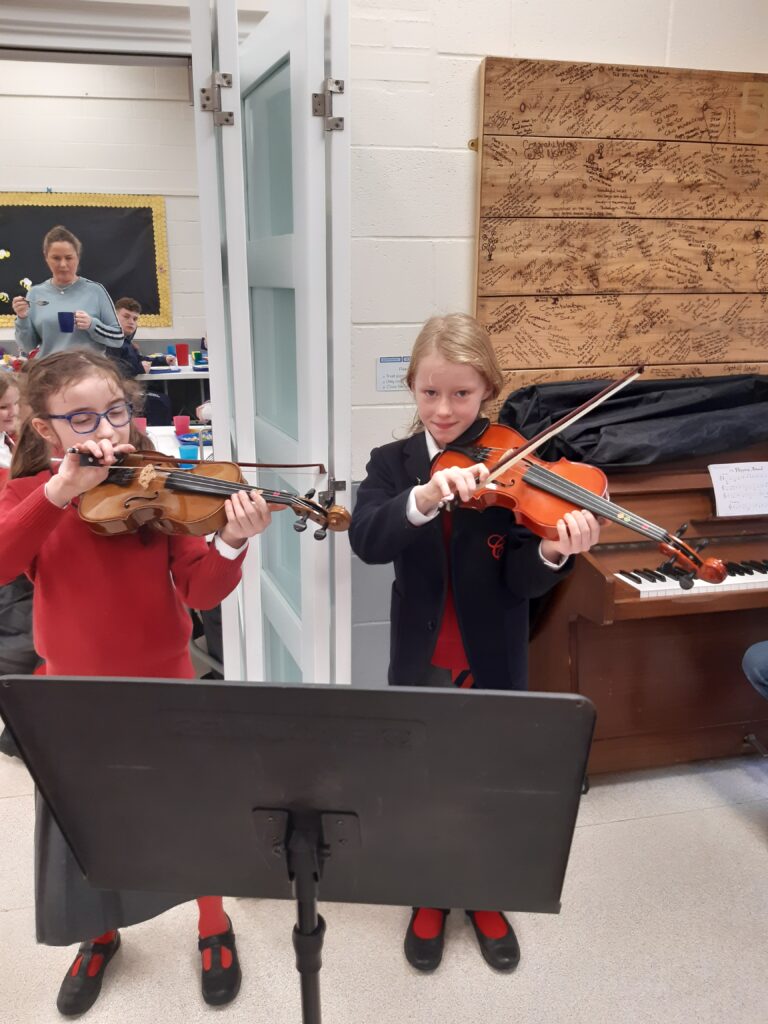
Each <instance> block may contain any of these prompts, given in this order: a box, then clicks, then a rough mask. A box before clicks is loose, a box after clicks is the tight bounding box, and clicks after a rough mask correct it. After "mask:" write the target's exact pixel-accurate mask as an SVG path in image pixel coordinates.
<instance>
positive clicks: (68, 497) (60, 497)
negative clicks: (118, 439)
mask: <svg viewBox="0 0 768 1024" xmlns="http://www.w3.org/2000/svg"><path fill="white" fill-rule="evenodd" d="M135 450H136V449H135V448H134V447H133V445H132V444H118V445H115V446H113V445H112V442H111V441H107V440H102V441H84V442H83V443H82V444H79V445H76V446H75V450H74V451H73V450H70V449H67V451H66V453H65V455H64V458H63V459H62V460H61V464H60V465H59V472H58V473H56V474H55V476H52V477H51V479H50V480H49V481H48V483H47V484H46V485H45V493H46V496H47V498H48V500H49V501H51V502H53V504H54V505H58V506H59V507H60V508H64V506H65V505H68V504H69V503H70V501H72V499H73V498H77V497H78V496H79V495H81V494H84V493H85V491H90V490H91V488H92V487H96V486H97V485H98V484H100V483H101V482H102V481H103V480H106V478H107V475H108V467H109V466H111V465H112V464H113V463H114V462H116V461H117V459H116V457H117V455H119V454H121V453H122V454H125V453H127V452H132V451H135ZM82 453H85V454H87V455H93V457H94V458H96V459H98V460H99V462H100V463H101V465H100V466H81V465H80V455H81V454H82Z"/></svg>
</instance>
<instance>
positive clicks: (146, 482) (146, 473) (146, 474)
mask: <svg viewBox="0 0 768 1024" xmlns="http://www.w3.org/2000/svg"><path fill="white" fill-rule="evenodd" d="M156 476H157V473H156V472H155V467H154V466H144V468H143V469H142V470H140V471H139V476H138V479H137V481H136V482H137V483H138V485H139V487H143V488H144V490H145V491H146V490H148V489H149V487H150V486H151V485H152V481H153V480H154V479H155V477H156Z"/></svg>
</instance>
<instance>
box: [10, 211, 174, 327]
mask: <svg viewBox="0 0 768 1024" xmlns="http://www.w3.org/2000/svg"><path fill="white" fill-rule="evenodd" d="M56 224H63V225H64V226H65V227H66V228H68V229H69V230H70V231H71V232H72V233H73V234H74V235H76V236H77V238H79V239H80V241H81V242H82V243H83V253H82V257H81V259H80V267H79V272H80V273H81V274H82V276H83V277H88V278H90V279H91V280H92V281H98V282H99V283H100V284H103V285H104V287H105V288H106V289H107V291H108V292H109V294H110V295H111V296H112V301H113V302H115V301H116V300H117V299H119V298H121V297H123V296H130V297H131V298H134V299H136V300H137V301H138V302H139V303H140V304H141V307H142V315H141V326H142V327H170V326H171V325H172V324H173V317H172V312H171V289H170V275H169V270H168V237H167V231H166V222H165V199H164V198H163V197H162V196H144V195H141V196H139V195H135V196H134V195H107V194H101V193H87V194H86V193H72V192H0V327H12V326H13V324H14V322H15V320H16V318H15V316H14V315H13V312H12V310H11V300H12V299H13V296H14V295H25V294H26V288H25V287H24V285H23V284H22V281H23V280H24V279H25V278H26V279H29V280H31V281H32V283H33V284H39V283H40V282H41V281H45V280H47V279H48V278H49V277H50V270H49V269H48V267H47V266H46V264H45V260H44V259H43V253H42V242H43V237H44V236H45V234H46V233H47V232H48V231H49V229H50V228H52V227H54V225H56ZM3 254H5V255H3Z"/></svg>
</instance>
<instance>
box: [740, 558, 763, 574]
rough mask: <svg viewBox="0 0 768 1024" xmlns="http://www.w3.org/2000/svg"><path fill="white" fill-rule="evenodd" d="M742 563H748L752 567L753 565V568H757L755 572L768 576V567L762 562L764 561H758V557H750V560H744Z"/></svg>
mask: <svg viewBox="0 0 768 1024" xmlns="http://www.w3.org/2000/svg"><path fill="white" fill-rule="evenodd" d="M741 564H742V565H748V566H750V567H751V568H752V569H754V570H755V572H760V573H762V574H763V575H764V576H768V568H766V567H765V566H764V565H763V563H762V562H758V561H757V560H756V559H754V558H750V559H749V560H748V561H746V562H742V563H741Z"/></svg>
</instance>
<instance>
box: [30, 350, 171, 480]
mask: <svg viewBox="0 0 768 1024" xmlns="http://www.w3.org/2000/svg"><path fill="white" fill-rule="evenodd" d="M93 376H101V377H105V378H106V379H107V380H109V381H111V382H112V383H113V384H114V386H115V389H116V390H117V391H118V392H119V393H120V394H123V395H125V398H126V400H127V401H129V402H131V403H132V404H133V410H134V412H141V408H142V406H143V403H144V393H143V391H142V390H141V388H140V387H139V385H138V384H136V383H135V382H134V381H133V380H126V379H125V378H124V377H123V376H122V374H121V373H120V369H119V366H118V364H117V363H116V362H114V361H113V360H112V359H107V357H106V356H102V355H100V354H99V353H98V352H95V351H93V350H91V349H86V348H72V349H66V350H65V351H63V352H54V353H53V355H50V356H46V357H45V358H44V359H33V360H31V362H30V364H29V369H28V371H27V373H26V374H25V378H26V379H25V381H24V391H23V397H24V401H25V402H26V404H27V415H26V417H25V419H24V422H23V424H22V426H21V430H20V431H19V440H18V442H17V444H16V447H15V449H14V452H13V460H12V461H11V472H10V476H11V477H12V478H14V477H19V476H34V475H35V473H40V472H41V471H42V470H44V469H48V468H49V465H50V453H49V450H48V443H47V442H46V441H45V440H44V439H43V438H42V437H41V436H40V435H39V434H38V432H37V431H36V430H35V428H34V427H33V426H32V417H33V416H37V417H41V418H42V417H44V416H47V415H48V400H49V398H50V397H51V395H53V394H55V393H56V392H57V391H61V390H62V388H65V387H67V386H68V385H70V384H76V383H77V382H78V381H81V380H84V379H85V378H86V377H93ZM128 440H129V441H130V443H131V444H132V445H133V446H134V447H135V448H137V449H138V450H139V451H145V450H147V449H151V448H152V442H151V441H150V440H149V438H147V437H146V435H145V434H141V433H139V431H138V430H137V429H136V427H135V426H134V425H133V423H131V432H130V436H129V438H128Z"/></svg>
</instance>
